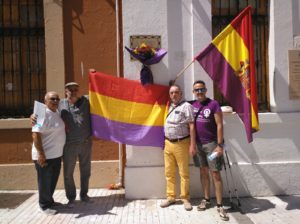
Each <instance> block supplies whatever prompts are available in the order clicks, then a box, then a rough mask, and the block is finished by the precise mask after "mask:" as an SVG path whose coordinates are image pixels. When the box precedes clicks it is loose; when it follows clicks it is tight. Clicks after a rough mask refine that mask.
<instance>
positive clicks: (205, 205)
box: [197, 199, 210, 211]
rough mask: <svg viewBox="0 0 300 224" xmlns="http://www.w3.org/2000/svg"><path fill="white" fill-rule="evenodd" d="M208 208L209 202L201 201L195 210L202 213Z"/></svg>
mask: <svg viewBox="0 0 300 224" xmlns="http://www.w3.org/2000/svg"><path fill="white" fill-rule="evenodd" d="M209 207H210V201H207V200H205V199H203V200H202V201H201V202H200V205H198V206H197V210H198V211H204V210H205V209H208V208H209Z"/></svg>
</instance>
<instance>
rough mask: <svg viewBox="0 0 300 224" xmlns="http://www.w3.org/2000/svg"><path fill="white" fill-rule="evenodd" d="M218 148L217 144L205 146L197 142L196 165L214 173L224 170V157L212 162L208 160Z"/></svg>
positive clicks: (212, 143)
mask: <svg viewBox="0 0 300 224" xmlns="http://www.w3.org/2000/svg"><path fill="white" fill-rule="evenodd" d="M216 147H217V143H216V142H210V143H207V144H204V145H202V144H200V143H198V142H197V153H196V155H194V156H193V160H194V165H195V166H196V167H208V168H209V169H210V170H212V171H220V170H222V166H223V165H224V156H223V155H222V156H219V157H217V158H215V159H213V160H211V161H210V160H209V159H208V158H207V157H208V156H209V155H210V154H211V153H212V151H214V150H215V148H216Z"/></svg>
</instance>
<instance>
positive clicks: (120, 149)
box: [115, 0, 123, 186]
mask: <svg viewBox="0 0 300 224" xmlns="http://www.w3.org/2000/svg"><path fill="white" fill-rule="evenodd" d="M115 1H116V4H115V5H116V40H117V43H116V45H117V47H116V49H117V52H116V53H117V77H121V74H120V49H119V48H120V33H119V0H115ZM122 174H123V150H122V144H121V143H119V183H118V185H119V186H122V185H123V175H122Z"/></svg>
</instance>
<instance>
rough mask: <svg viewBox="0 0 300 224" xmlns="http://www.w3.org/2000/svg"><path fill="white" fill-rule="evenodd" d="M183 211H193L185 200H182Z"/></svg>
mask: <svg viewBox="0 0 300 224" xmlns="http://www.w3.org/2000/svg"><path fill="white" fill-rule="evenodd" d="M182 202H183V206H184V209H185V210H187V211H191V210H192V209H193V207H192V205H191V203H190V202H189V200H187V199H182Z"/></svg>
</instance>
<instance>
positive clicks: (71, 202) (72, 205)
mask: <svg viewBox="0 0 300 224" xmlns="http://www.w3.org/2000/svg"><path fill="white" fill-rule="evenodd" d="M74 206H75V200H69V202H68V204H67V207H68V208H74Z"/></svg>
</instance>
